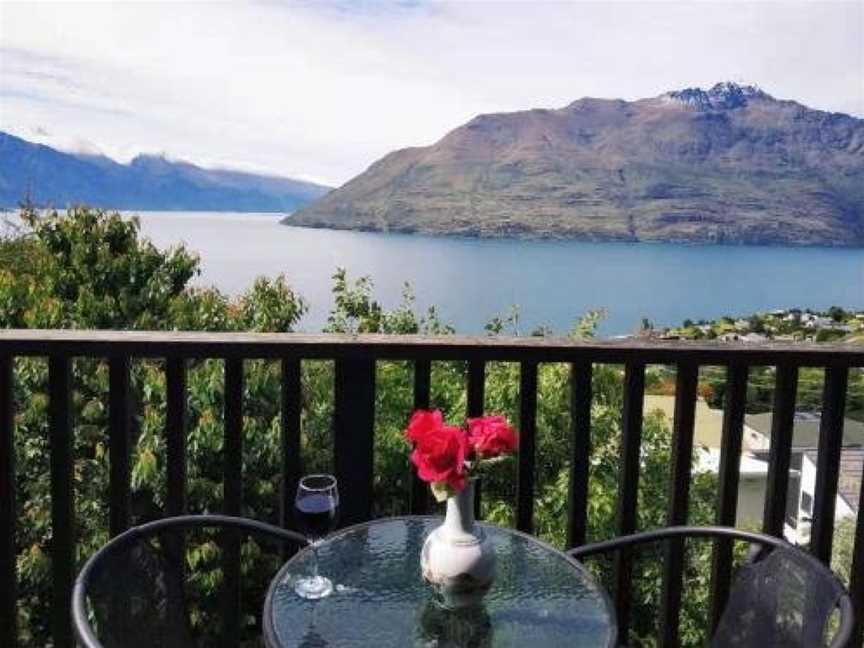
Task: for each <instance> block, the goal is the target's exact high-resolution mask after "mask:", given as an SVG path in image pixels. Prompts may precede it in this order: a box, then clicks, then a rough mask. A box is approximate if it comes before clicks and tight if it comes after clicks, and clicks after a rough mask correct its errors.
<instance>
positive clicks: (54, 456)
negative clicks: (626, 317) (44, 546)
mask: <svg viewBox="0 0 864 648" xmlns="http://www.w3.org/2000/svg"><path fill="white" fill-rule="evenodd" d="M48 397H49V405H48V420H49V422H48V429H49V437H50V446H51V572H52V581H51V582H52V588H51V594H52V596H51V634H52V635H53V637H54V646H55V647H56V648H71V646H72V644H73V639H72V624H71V620H70V619H71V618H70V615H69V604H70V600H71V596H72V583H73V581H74V579H75V532H74V525H75V508H74V501H73V497H74V495H73V493H74V491H73V486H74V482H73V480H72V471H73V464H72V462H73V455H72V366H71V362H70V360H69V358H68V357H66V356H51V357H50V358H49V359H48Z"/></svg>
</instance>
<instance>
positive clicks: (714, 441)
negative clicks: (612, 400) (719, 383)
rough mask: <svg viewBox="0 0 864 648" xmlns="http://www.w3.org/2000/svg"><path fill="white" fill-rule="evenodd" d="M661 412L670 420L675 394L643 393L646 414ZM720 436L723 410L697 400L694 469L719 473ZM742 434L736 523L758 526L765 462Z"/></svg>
mask: <svg viewBox="0 0 864 648" xmlns="http://www.w3.org/2000/svg"><path fill="white" fill-rule="evenodd" d="M658 410H659V411H660V412H662V413H663V414H664V416H665V417H666V419H667V420H669V422H670V423H671V422H672V421H673V420H674V417H675V397H674V396H658V395H651V394H646V395H645V401H644V411H645V413H646V414H647V413H649V412H654V411H658ZM722 438H723V412H722V411H721V410H715V409H711V408H710V407H708V403H706V402H705V400H704V399H702V398H699V399H697V400H696V416H695V419H694V423H693V453H694V460H695V466H694V470H695V471H696V472H713V473H715V474H716V473H717V472H719V467H720V445H721V440H722ZM755 449H756V448H752V447H751V446H750V443H749V441H748V438H747V436H746V435H745V437H744V439H743V443H742V453H741V463H740V464H739V471H740V477H739V482H738V508H737V516H736V525H737V526H753V525H758V523H759V522H760V521H761V520H762V514H763V512H764V508H765V504H764V501H765V483H766V479H767V475H768V463H767V461H764V460H761V459H759V458H758V457H757V456H756V455H755V454H754V450H755Z"/></svg>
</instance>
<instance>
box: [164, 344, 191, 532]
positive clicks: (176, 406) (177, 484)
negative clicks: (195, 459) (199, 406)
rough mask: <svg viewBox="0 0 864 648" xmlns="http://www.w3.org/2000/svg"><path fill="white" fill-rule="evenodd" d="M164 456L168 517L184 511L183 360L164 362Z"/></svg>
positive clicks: (175, 359)
mask: <svg viewBox="0 0 864 648" xmlns="http://www.w3.org/2000/svg"><path fill="white" fill-rule="evenodd" d="M165 393H166V401H165V455H166V462H167V468H166V473H167V475H166V476H167V497H166V501H165V512H166V513H167V514H168V515H169V516H176V515H183V514H184V513H186V361H185V360H184V359H183V358H176V357H171V358H168V359H167V360H166V362H165Z"/></svg>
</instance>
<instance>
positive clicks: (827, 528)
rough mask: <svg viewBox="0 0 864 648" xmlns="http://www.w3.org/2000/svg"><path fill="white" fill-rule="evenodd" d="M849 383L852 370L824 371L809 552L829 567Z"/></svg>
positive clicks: (844, 368) (839, 368) (836, 368)
mask: <svg viewBox="0 0 864 648" xmlns="http://www.w3.org/2000/svg"><path fill="white" fill-rule="evenodd" d="M848 383H849V369H847V368H846V367H827V368H826V369H825V385H824V388H823V392H822V420H821V422H820V424H819V456H818V458H817V460H816V464H817V465H816V489H815V491H814V493H813V526H812V527H811V530H810V551H812V552H813V555H814V556H816V557H817V558H818V559H819V560H821V561H822V562H824V563H825V564H826V565H827V564H829V563H830V561H831V544H832V540H833V535H834V509H835V504H836V502H837V481H838V478H839V473H840V452H841V449H842V447H843V417H844V414H845V412H846V386H847V385H848Z"/></svg>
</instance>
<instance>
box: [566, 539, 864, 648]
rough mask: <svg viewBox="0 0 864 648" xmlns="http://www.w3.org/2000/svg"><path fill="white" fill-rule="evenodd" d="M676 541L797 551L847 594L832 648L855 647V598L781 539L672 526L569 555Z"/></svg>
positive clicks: (809, 558) (588, 546)
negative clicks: (735, 542) (709, 541)
mask: <svg viewBox="0 0 864 648" xmlns="http://www.w3.org/2000/svg"><path fill="white" fill-rule="evenodd" d="M676 538H680V539H687V538H712V539H715V540H716V539H721V538H725V539H729V540H743V541H746V542H749V543H751V544H755V545H760V546H761V547H762V549H763V550H765V549H767V548H769V547H770V549H786V550H792V551H797V552H798V553H799V554H800V555H801V557H802V558H803V559H804V560H805V562H807V564H808V565H809V566H811V567H812V568H813V569H814V570H815V571H816V572H819V573H821V574H822V575H824V576H825V577H826V578H830V579H832V580H834V581H835V582H836V583H837V584H838V585H839V586H840V589H841V590H842V591H843V595H842V596H841V597H840V600H839V601H838V602H837V607H838V608H839V609H840V627H839V628H838V629H837V632H836V634H835V635H834V638H833V639H832V640H831V644H830V647H829V648H847V646H850V645H851V641H852V632H853V629H854V624H855V610H854V607H853V606H852V599H851V598H850V597H849V593H848V590H847V589H846V587H844V586H843V583H841V582H840V579H838V578H837V576H836V575H835V574H834V572H832V571H831V570H830V569H829V568H828V567H826V566H825V565H824V564H823V563H822V562H821V561H819V560H817V559H816V558H815V557H814V556H813V555H812V554H810V553H808V552H806V551H804V550H803V549H801V548H799V547H797V546H795V545H793V544H791V543H789V542H787V541H786V540H784V539H781V538H775V537H774V536H770V535H766V534H764V533H756V532H753V531H743V530H741V529H735V528H732V527H723V526H671V527H666V528H663V529H654V530H652V531H643V532H642V533H634V534H632V535H627V536H621V537H620V538H613V539H611V540H603V541H601V542H594V543H591V544H586V545H582V546H580V547H575V548H573V549H569V550H567V552H566V553H567V554H568V555H569V556H571V557H572V558H575V559H576V560H579V561H580V562H582V560H583V558H587V557H589V556H594V555H597V554H604V553H609V552H612V551H618V550H619V549H624V548H627V547H633V546H635V545H642V544H649V543H655V542H661V541H664V540H672V539H676ZM757 558H758V556H757Z"/></svg>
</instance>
